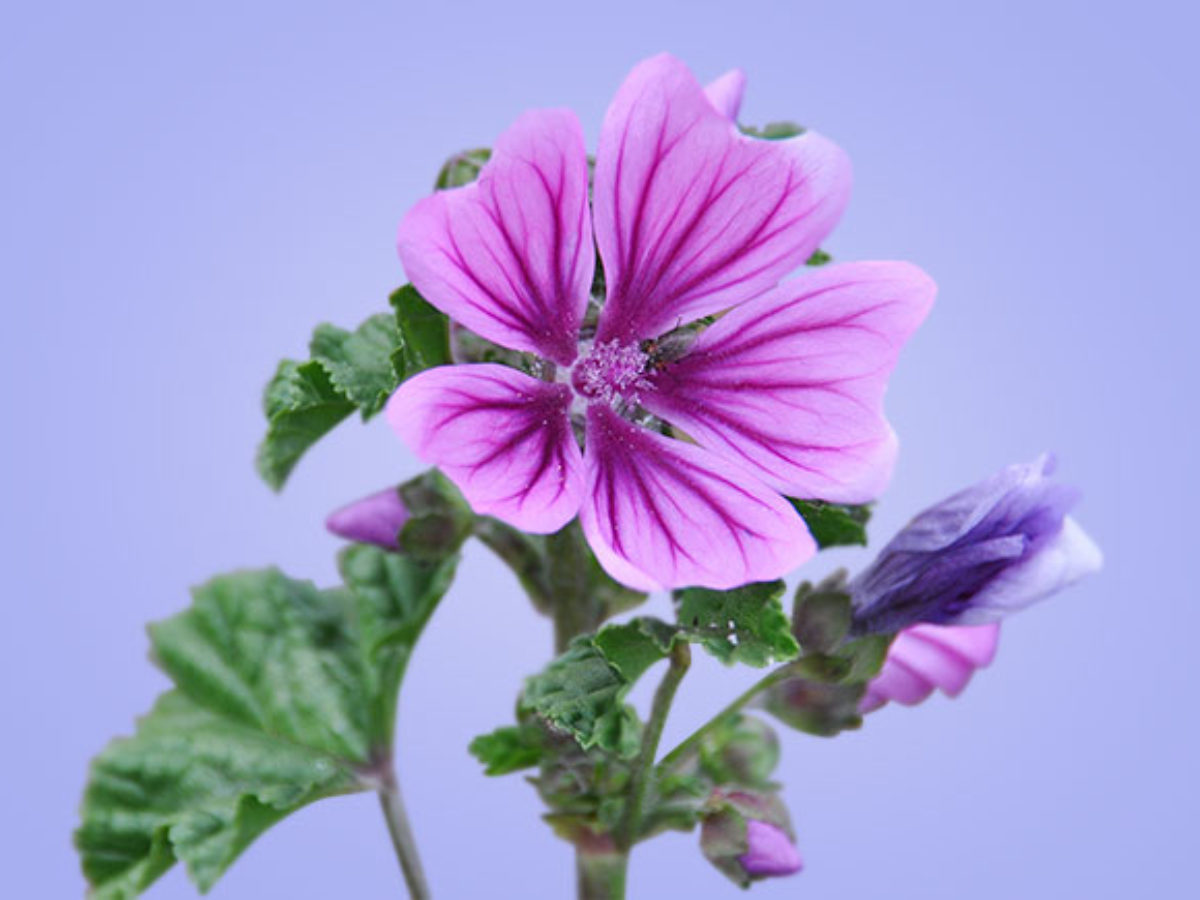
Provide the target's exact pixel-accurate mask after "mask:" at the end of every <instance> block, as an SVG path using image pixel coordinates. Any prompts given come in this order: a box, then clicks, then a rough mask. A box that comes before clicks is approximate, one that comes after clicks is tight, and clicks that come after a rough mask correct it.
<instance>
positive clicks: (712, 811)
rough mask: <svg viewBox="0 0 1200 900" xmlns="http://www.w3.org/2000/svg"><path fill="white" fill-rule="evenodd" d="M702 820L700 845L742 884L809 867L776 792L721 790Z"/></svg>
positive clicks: (714, 795) (711, 799)
mask: <svg viewBox="0 0 1200 900" xmlns="http://www.w3.org/2000/svg"><path fill="white" fill-rule="evenodd" d="M707 807H708V810H709V811H708V813H707V814H706V815H705V817H704V822H703V824H702V825H701V826H700V849H701V851H702V852H703V853H704V855H705V857H706V858H707V859H708V861H709V862H711V863H712V864H713V865H714V866H716V867H717V868H718V869H720V870H721V871H722V872H723V873H724V874H725V875H726V876H728V877H729V878H730V879H731V880H733V881H734V882H736V883H737V884H740V885H742V886H743V887H745V886H746V885H748V884H749V883H750V882H752V881H761V880H762V879H764V878H777V877H779V876H782V875H794V874H795V873H796V872H799V871H800V870H801V869H803V868H804V861H803V860H802V859H801V858H800V852H799V851H798V850H797V849H796V845H795V844H794V843H793V841H792V834H791V825H790V823H789V822H788V815H787V810H786V809H784V807H783V804H782V803H781V802H780V800H779V798H778V797H776V796H775V795H774V794H760V793H751V792H749V791H728V792H726V791H722V790H719V789H718V790H716V791H714V792H713V795H712V797H711V798H709V801H708V804H707Z"/></svg>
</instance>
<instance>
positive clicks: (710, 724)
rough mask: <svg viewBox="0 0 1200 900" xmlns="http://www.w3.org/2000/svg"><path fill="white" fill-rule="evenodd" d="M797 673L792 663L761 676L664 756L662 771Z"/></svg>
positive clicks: (680, 761)
mask: <svg viewBox="0 0 1200 900" xmlns="http://www.w3.org/2000/svg"><path fill="white" fill-rule="evenodd" d="M794 674H795V673H794V672H793V671H792V666H791V665H784V666H780V667H779V668H778V669H776V670H775V671H773V672H770V673H769V674H767V675H765V676H764V677H763V678H760V679H759V680H758V681H756V682H755V683H754V684H752V685H751V686H750V687H749V688H748V689H747V690H746V691H744V692H743V693H742V694H741V695H739V696H738V697H737V698H736V699H734V700H733V702H732V703H730V704H729V705H728V706H726V707H725V708H724V709H723V710H721V711H720V712H719V713H717V714H716V715H715V716H713V717H712V718H711V719H709V720H708V721H707V722H705V723H704V724H703V725H701V726H700V727H699V728H697V729H696V730H695V731H693V732H692V733H691V734H690V735H688V736H687V737H686V738H684V739H683V741H681V742H680V743H679V744H678V746H676V747H675V748H674V749H673V750H672V751H671V752H670V753H668V754H667V755H666V756H664V757H663V759H662V762H660V763H659V764H658V768H659V770H660V771H661V772H663V773H666V772H670V771H671V770H672V769H674V768H675V767H676V766H678V765H679V764H680V763H682V762H684V761H685V760H686V759H687V758H688V756H690V755H691V754H692V753H693V752H694V751H695V750H696V749H697V748H698V747H699V746H700V743H701V741H703V740H704V738H705V737H707V736H708V733H709V732H710V731H712V730H713V729H714V728H716V727H717V726H719V725H721V724H722V723H723V722H725V721H726V720H727V719H729V718H730V717H731V716H735V715H737V714H738V713H739V712H741V711H742V708H743V707H744V706H745V705H746V704H747V703H749V702H750V701H751V700H753V699H754V698H755V697H757V696H758V695H759V694H761V693H762V692H763V691H765V690H766V689H767V688H769V687H772V686H774V685H776V684H778V683H779V682H781V681H786V680H787V679H789V678H791V677H792V676H793V675H794Z"/></svg>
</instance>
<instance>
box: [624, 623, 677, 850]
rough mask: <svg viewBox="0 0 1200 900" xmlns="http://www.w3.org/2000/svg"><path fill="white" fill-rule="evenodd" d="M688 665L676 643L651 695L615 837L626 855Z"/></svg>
mask: <svg viewBox="0 0 1200 900" xmlns="http://www.w3.org/2000/svg"><path fill="white" fill-rule="evenodd" d="M691 664H692V651H691V648H690V647H689V646H688V644H687V642H686V641H679V642H678V643H676V644H675V646H674V647H672V648H671V658H670V665H669V667H668V668H667V672H666V674H665V675H664V676H663V680H662V682H661V683H660V684H659V686H658V690H657V691H655V693H654V703H653V704H652V705H651V708H650V720H649V721H648V722H647V723H646V729H645V731H644V732H643V734H642V747H641V750H640V752H639V753H638V757H637V761H636V762H635V763H634V767H633V777H632V778H631V779H630V782H629V797H628V800H627V801H626V805H625V815H624V817H623V819H622V822H621V827H620V830H619V831H618V833H617V846H618V847H620V848H621V849H623V850H625V851H626V852H628V851H629V849H630V848H631V847H632V846H633V845H634V843H636V841H637V839H638V834H639V832H640V831H641V819H642V807H643V806H644V805H645V802H646V792H647V790H649V787H650V781H651V776H652V775H653V772H654V757H655V756H656V755H657V753H658V742H659V741H660V740H661V738H662V731H663V726H664V725H665V724H666V721H667V713H668V712H670V710H671V703H672V702H673V701H674V699H675V692H676V691H677V690H678V689H679V683H680V682H681V681H683V676H684V675H686V674H687V670H688V667H689V666H691Z"/></svg>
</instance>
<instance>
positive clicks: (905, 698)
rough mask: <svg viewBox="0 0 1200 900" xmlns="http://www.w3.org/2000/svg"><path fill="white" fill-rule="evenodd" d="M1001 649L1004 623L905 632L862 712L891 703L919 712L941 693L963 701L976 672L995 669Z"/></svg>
mask: <svg viewBox="0 0 1200 900" xmlns="http://www.w3.org/2000/svg"><path fill="white" fill-rule="evenodd" d="M999 643H1000V623H999V622H993V623H992V624H989V625H930V624H928V623H924V622H923V623H921V624H919V625H912V626H910V627H908V628H905V629H904V630H903V631H901V632H900V633H899V634H897V635H896V639H895V640H894V641H892V645H891V647H889V648H888V654H887V658H886V659H885V660H884V661H883V668H882V669H880V670H879V674H878V675H876V676H875V678H874V679H872V681H871V683H870V684H868V685H867V692H866V694H865V695H863V698H862V700H861V701H859V704H858V708H859V710H860V711H861V712H864V713H867V712H871V711H872V710H876V709H879V707H881V706H883V705H884V704H885V703H887V702H888V701H889V700H895V701H896V702H897V703H902V704H904V705H905V706H915V705H916V704H918V703H920V702H921V701H922V700H925V699H926V698H928V697H929V695H930V694H932V693H933V692H934V690H935V689H941V690H942V691H943V692H944V693H946V694H947V695H949V696H951V697H957V696H958V695H959V694H960V693H961V692H962V691H963V689H964V688H965V687H966V686H967V682H969V681H970V680H971V676H972V675H974V674H975V670H976V669H982V668H985V667H987V666H989V665H991V663H992V660H993V659H994V658H995V656H996V646H997V644H999Z"/></svg>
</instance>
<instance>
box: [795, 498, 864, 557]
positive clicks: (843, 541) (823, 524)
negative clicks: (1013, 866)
mask: <svg viewBox="0 0 1200 900" xmlns="http://www.w3.org/2000/svg"><path fill="white" fill-rule="evenodd" d="M788 500H789V502H790V503H791V504H792V506H794V507H796V511H797V512H799V513H800V515H801V516H803V517H804V521H805V523H807V525H808V530H809V531H811V532H812V536H813V540H815V541H816V542H817V546H818V547H820V548H821V549H822V550H824V549H825V548H826V547H842V546H846V545H850V544H857V545H858V546H861V547H865V546H866V545H867V521H868V520H869V519H870V518H871V507H870V506H869V505H863V506H845V505H842V504H840V503H826V502H825V501H824V500H795V499H793V498H791V497H789V498H788Z"/></svg>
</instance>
